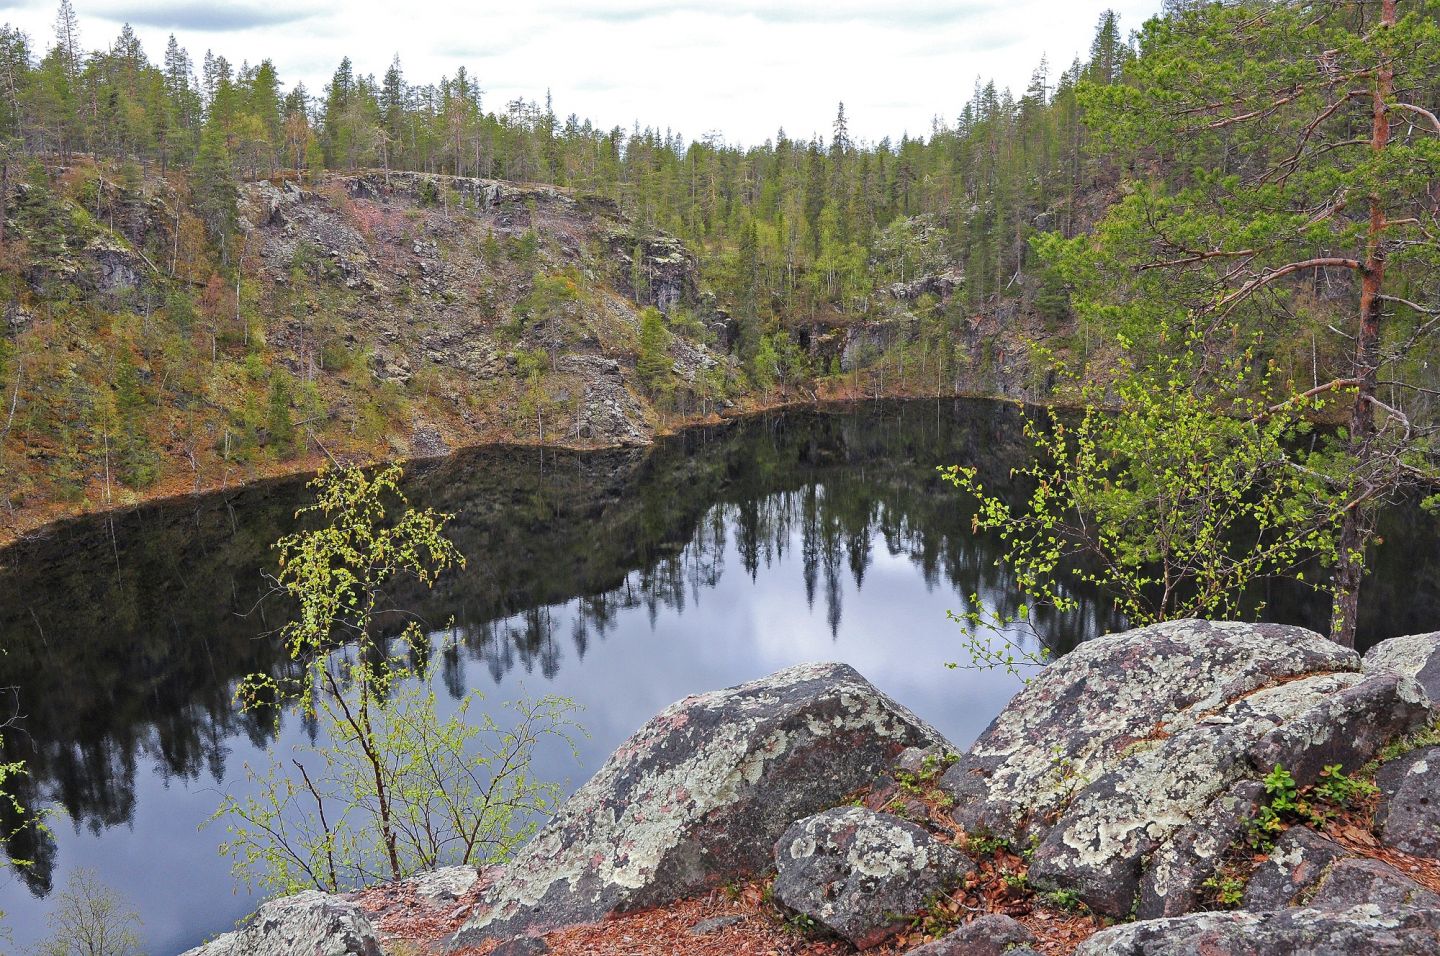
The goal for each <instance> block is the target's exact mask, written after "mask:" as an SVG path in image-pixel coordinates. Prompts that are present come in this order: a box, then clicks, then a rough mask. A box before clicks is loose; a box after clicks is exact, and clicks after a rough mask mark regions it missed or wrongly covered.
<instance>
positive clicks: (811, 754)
mask: <svg viewBox="0 0 1440 956" xmlns="http://www.w3.org/2000/svg"><path fill="white" fill-rule="evenodd" d="M943 743H944V741H943V739H942V738H941V737H940V736H939V734H938V733H936V732H935V731H934V730H933V729H932V728H930V727H929V726H928V725H926V724H925V723H924V722H923V721H920V720H919V719H918V718H916V717H915V716H914V715H913V714H911V713H910V712H909V711H908V710H906V709H905V708H903V707H901V706H900V705H899V704H897V703H895V702H894V701H893V700H891V699H890V698H888V697H886V696H885V695H884V694H882V693H880V692H879V691H878V690H876V689H875V687H874V686H873V685H872V684H870V683H869V682H868V681H866V680H865V679H864V678H863V677H861V676H860V675H859V674H858V673H856V672H855V671H854V669H852V668H850V667H848V666H846V665H844V664H802V665H800V666H797V667H792V668H789V669H787V670H783V671H780V672H779V673H777V674H774V675H772V676H770V677H767V678H764V679H763V680H758V681H754V682H752V683H749V684H743V685H741V686H739V687H735V688H731V689H729V690H723V691H718V692H715V693H710V694H701V695H698V696H695V697H689V698H686V699H685V700H683V701H680V702H679V703H678V704H675V705H673V706H671V707H670V708H668V709H667V710H665V711H663V712H662V713H660V714H659V715H657V716H656V717H654V718H652V719H651V720H650V722H649V723H647V724H646V725H645V726H644V727H642V728H641V729H640V730H639V731H638V732H636V734H635V735H634V736H632V737H631V738H630V739H629V740H627V741H626V742H625V743H624V744H623V745H622V746H621V747H620V749H619V750H617V751H616V752H615V753H614V754H613V755H612V756H611V757H610V759H609V760H608V761H607V762H606V764H605V766H603V767H602V768H601V769H600V771H599V772H598V773H596V775H595V776H594V777H593V778H592V779H591V780H590V781H589V782H588V783H587V784H585V785H584V786H583V787H581V788H580V789H579V790H578V791H577V792H576V793H575V795H574V796H573V797H571V798H570V800H569V801H567V802H566V804H565V805H564V806H563V807H562V808H561V809H560V812H559V813H558V814H557V815H556V816H555V819H554V820H552V821H551V823H550V824H549V825H548V826H547V827H546V828H545V829H544V830H542V831H541V832H540V834H538V835H537V836H536V838H535V839H534V840H533V841H531V843H529V844H528V845H527V846H526V847H525V848H524V849H522V850H521V851H520V852H519V853H518V854H517V855H516V857H515V859H514V860H512V861H511V863H510V864H509V866H507V867H506V869H505V872H504V873H503V874H502V875H501V876H500V877H499V878H498V879H497V880H496V881H495V883H494V884H493V885H492V886H491V887H490V888H489V889H488V890H487V891H486V892H485V893H484V894H482V896H481V899H480V902H479V903H478V904H477V905H476V907H475V910H474V912H473V914H472V915H471V917H470V919H469V921H468V922H467V923H466V924H465V926H464V928H462V929H461V931H460V932H459V933H458V934H457V935H456V937H455V939H454V940H453V941H452V942H453V944H454V945H455V946H464V945H474V944H476V943H478V942H481V941H483V940H488V939H505V938H508V937H512V936H519V935H526V934H533V933H537V932H544V931H547V930H551V929H556V928H559V927H563V926H571V925H576V924H580V923H589V922H594V921H596V920H599V919H601V918H603V917H605V916H606V915H609V914H611V913H618V912H625V911H629V910H635V909H641V908H644V907H648V906H656V905H659V904H662V903H667V902H670V901H672V900H676V899H680V898H682V897H684V896H686V895H690V894H693V893H695V892H697V891H700V890H703V889H708V888H710V887H712V886H714V885H716V884H718V883H720V882H724V881H727V880H732V879H738V878H743V877H745V876H746V875H749V874H756V873H760V872H762V871H764V870H767V869H769V868H770V866H771V865H772V860H771V847H772V846H773V845H774V842H775V840H776V838H777V837H779V836H780V835H781V834H782V833H783V832H784V831H785V830H786V828H787V827H789V826H790V824H791V823H792V822H794V821H795V820H797V819H799V818H801V817H805V816H808V815H810V814H813V813H816V812H818V811H820V810H824V809H826V808H828V807H832V806H835V805H836V804H838V803H840V802H841V801H842V800H843V799H844V798H845V796H846V795H847V794H849V793H850V792H852V791H854V790H856V789H859V788H860V787H862V786H864V785H866V784H868V783H870V782H871V781H872V780H874V779H875V777H877V776H879V775H880V774H881V773H883V772H884V771H886V770H887V769H888V768H889V767H890V765H891V763H892V762H893V760H894V759H895V756H896V755H897V754H898V753H900V751H902V750H904V749H905V748H906V747H912V746H919V747H928V746H935V745H939V744H943Z"/></svg>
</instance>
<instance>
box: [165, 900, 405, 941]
mask: <svg viewBox="0 0 1440 956" xmlns="http://www.w3.org/2000/svg"><path fill="white" fill-rule="evenodd" d="M298 954H303V956H381V949H380V939H379V937H378V936H377V935H376V933H375V927H374V926H372V925H371V924H370V921H369V920H368V919H366V917H365V914H364V913H363V912H361V910H360V907H358V906H356V905H355V904H354V903H350V902H346V901H345V900H342V899H339V898H338V897H334V896H330V895H328V894H326V893H319V892H315V891H313V890H312V891H310V892H306V893H299V894H296V895H295V896H286V897H282V898H281V899H278V900H271V901H270V902H268V903H266V904H264V905H263V906H261V907H260V909H258V910H256V911H255V913H253V914H252V915H251V916H249V917H248V918H247V919H246V920H245V922H244V924H242V925H241V927H240V928H239V929H238V930H236V931H235V932H233V933H226V934H225V935H223V936H218V937H216V938H215V939H213V940H211V941H210V942H208V943H206V944H205V945H204V946H200V947H197V948H195V949H192V950H190V951H189V952H187V953H185V954H183V956H298Z"/></svg>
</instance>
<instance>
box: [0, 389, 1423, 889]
mask: <svg viewBox="0 0 1440 956" xmlns="http://www.w3.org/2000/svg"><path fill="white" fill-rule="evenodd" d="M1025 452H1026V449H1025V448H1024V447H1023V446H1022V444H1020V439H1019V413H1018V412H1017V411H1016V410H1015V409H1014V408H1012V407H1010V406H1006V405H997V404H993V403H982V402H964V401H957V402H917V403H880V404H877V405H870V406H864V407H861V408H858V409H854V410H849V411H844V412H840V413H837V412H833V411H814V412H810V411H802V412H796V413H791V414H787V415H777V416H769V417H765V418H758V419H752V420H748V421H744V422H738V423H733V424H731V425H729V426H725V427H720V428H713V429H700V430H696V431H691V432H687V433H684V434H683V435H680V436H677V437H676V438H675V439H673V440H670V441H666V442H663V443H661V444H659V445H657V446H656V447H655V448H654V449H652V450H650V451H648V452H647V451H641V450H633V449H631V450H619V451H603V452H594V453H583V454H582V453H574V452H563V451H562V452H556V451H553V450H552V451H546V452H544V453H543V455H542V454H541V453H539V452H538V451H536V450H534V449H514V448H501V449H489V450H483V451H478V452H473V453H462V454H461V455H457V456H455V457H453V458H451V459H447V460H445V461H442V462H438V463H431V462H427V463H420V464H417V465H416V466H415V468H414V471H413V473H412V475H411V476H410V481H409V487H408V489H407V490H408V492H409V493H410V495H411V497H412V500H413V501H415V502H416V503H417V504H420V505H428V506H433V507H436V508H438V509H441V510H443V511H448V512H454V513H455V514H456V519H455V521H454V522H453V524H452V526H451V534H452V536H453V537H454V539H455V541H456V543H457V545H458V546H459V547H460V549H461V551H462V552H463V553H464V554H466V555H467V556H468V557H469V559H470V566H469V568H467V570H466V571H465V572H464V573H462V574H456V575H451V576H448V577H446V578H443V579H442V580H441V582H440V584H439V586H437V588H436V589H435V590H434V591H433V592H427V591H415V592H410V593H405V592H401V593H398V594H396V595H395V603H396V605H398V606H402V607H407V608H413V609H416V610H417V611H418V612H419V613H420V614H421V616H422V620H423V621H424V622H426V626H427V627H428V628H430V629H431V630H432V631H437V632H438V631H440V630H441V629H443V628H444V627H445V626H446V622H448V621H450V620H451V619H452V618H453V619H454V622H455V625H454V626H455V635H454V636H455V638H456V644H457V645H458V646H456V647H454V648H450V649H446V648H445V645H444V642H440V643H439V644H437V647H438V648H439V654H440V658H439V660H438V662H437V663H438V670H439V673H440V675H441V680H442V685H443V686H444V687H445V688H446V690H447V692H448V693H450V694H452V695H454V696H456V697H459V696H462V695H463V692H464V688H463V686H462V684H463V678H464V671H465V669H464V666H463V664H464V660H465V658H466V657H467V656H468V657H471V658H473V659H475V660H479V661H482V662H483V664H484V666H485V668H486V671H487V672H488V673H489V674H490V675H491V678H492V679H493V680H495V681H496V682H499V681H502V680H503V679H504V678H505V676H506V675H507V674H510V673H512V672H513V671H515V669H516V668H520V669H521V670H523V671H524V672H525V673H528V674H535V673H539V674H541V675H545V676H547V677H548V676H553V675H554V674H555V673H557V672H558V668H560V667H561V666H562V665H563V664H564V657H565V654H566V653H567V652H566V651H565V648H566V647H568V648H570V649H571V650H573V654H574V660H577V661H578V660H583V659H584V657H585V655H586V653H587V652H588V650H589V649H590V648H591V647H593V646H594V644H595V642H597V641H602V640H604V639H605V638H606V636H607V635H608V634H610V633H612V632H613V631H614V629H615V627H616V623H617V619H618V616H619V615H620V614H621V613H622V612H624V611H626V610H632V609H636V608H644V609H645V610H646V612H647V613H648V614H649V615H651V616H652V618H653V616H654V615H656V614H658V613H659V612H660V611H661V610H662V609H674V610H676V611H679V612H682V613H692V614H693V613H705V611H706V608H705V605H704V595H705V592H706V591H707V590H709V589H711V588H713V587H714V586H715V585H716V583H717V582H719V581H720V579H721V577H722V576H723V574H724V573H725V571H726V570H727V569H726V567H725V556H726V554H727V550H728V549H729V547H731V546H732V545H733V547H734V549H735V552H736V554H737V555H738V559H739V562H740V565H741V568H740V571H739V573H744V574H745V575H747V576H748V577H751V578H752V579H753V578H755V577H756V576H758V574H759V572H760V569H761V568H762V567H770V566H772V565H774V563H775V562H777V561H780V560H783V559H785V557H786V556H787V555H786V551H787V549H789V548H791V547H798V549H799V554H798V556H792V557H798V562H797V563H798V566H799V572H800V575H801V580H802V582H803V589H804V599H805V600H806V601H807V602H808V603H809V605H810V606H811V607H812V608H813V607H815V605H816V602H817V601H820V602H823V604H824V614H825V620H826V621H827V623H828V625H829V627H830V628H831V631H832V633H836V632H838V630H839V627H840V624H841V620H842V616H843V613H844V608H843V607H842V600H843V595H844V592H845V581H846V580H847V578H848V579H849V580H853V581H854V582H855V585H856V587H857V588H862V589H863V588H864V587H866V586H867V575H868V574H869V572H870V569H871V568H872V567H873V565H874V563H875V561H876V558H877V553H878V550H879V549H880V548H884V549H885V552H886V553H887V554H889V555H891V556H901V555H903V556H905V558H906V559H907V560H908V561H909V562H910V563H911V564H912V565H913V566H915V567H916V568H917V569H918V573H919V574H921V575H922V576H923V578H924V580H925V581H926V583H927V584H928V585H929V586H931V587H939V586H942V585H945V586H950V587H953V588H954V589H955V591H956V592H958V595H957V598H956V610H957V611H958V610H961V609H962V608H961V607H960V605H961V603H962V597H960V596H963V595H969V594H971V593H977V594H979V595H981V597H982V598H983V599H984V600H985V601H986V602H988V603H990V604H992V605H993V606H995V607H996V608H997V609H998V610H1000V611H1001V612H1002V613H1013V611H1014V610H1015V608H1016V607H1017V605H1018V596H1017V595H1016V594H1015V592H1014V590H1013V581H1012V580H1011V579H1010V576H1009V575H1008V573H1006V572H1005V571H1004V569H1002V568H997V567H995V565H994V556H995V543H994V542H993V541H989V540H986V539H983V538H976V537H974V536H973V535H972V534H971V532H970V512H969V510H968V508H967V507H966V506H965V503H964V502H962V501H961V500H960V499H959V498H958V496H957V495H956V494H955V493H954V491H953V490H952V489H950V488H949V487H948V486H946V485H943V484H942V483H941V482H940V481H939V480H938V475H937V474H936V472H935V470H934V468H935V466H936V465H938V464H949V463H957V462H958V463H967V464H972V465H976V466H978V467H979V468H980V470H981V477H982V479H983V480H984V481H985V483H986V485H987V486H988V487H990V488H993V489H997V490H1003V489H1006V488H1008V487H1010V481H1011V480H1010V475H1009V472H1010V469H1011V468H1012V467H1013V466H1014V465H1015V464H1017V463H1018V461H1019V458H1020V456H1022V455H1024V454H1025ZM307 497H308V493H307V492H306V491H305V489H304V488H303V483H296V482H282V483H270V484H265V485H258V486H252V487H250V488H246V489H243V490H240V491H238V492H233V493H230V494H227V495H223V496H210V497H206V498H201V499H196V500H193V501H186V502H184V503H178V504H169V505H162V506H155V507H147V508H143V509H140V510H138V511H137V512H135V513H132V514H129V515H125V516H122V517H120V518H117V519H116V521H115V529H116V538H115V539H114V542H113V543H112V539H111V537H110V533H109V529H108V526H107V524H106V523H105V522H103V521H99V522H97V521H89V522H86V521H81V522H76V523H73V524H71V525H68V526H65V527H63V528H61V529H58V530H57V531H55V532H54V533H53V534H52V535H51V536H50V537H49V538H48V539H43V540H39V541H34V542H30V543H27V544H26V545H24V546H22V547H20V548H16V549H11V550H10V551H8V552H4V553H0V646H3V647H4V648H5V649H6V650H7V652H8V653H7V654H6V655H4V656H0V686H4V685H7V684H12V683H13V684H18V685H19V686H20V687H21V689H22V694H23V701H24V705H25V708H26V710H27V712H28V714H29V719H28V720H27V722H26V730H27V732H28V737H27V736H26V735H25V734H12V735H7V738H6V741H5V750H6V756H7V757H8V758H10V759H16V758H18V759H25V760H27V761H29V762H30V765H31V768H32V771H33V773H34V777H33V778H32V780H31V783H30V792H28V793H26V794H25V796H26V797H27V798H28V799H31V800H32V801H34V802H47V801H53V802H56V803H59V804H60V805H61V806H63V808H64V809H65V810H66V811H67V812H68V813H69V814H70V815H71V817H72V818H73V819H74V820H75V821H79V823H80V824H81V825H84V826H87V827H90V828H92V829H103V828H105V827H108V826H113V825H115V824H117V823H125V822H127V821H129V820H130V819H131V818H132V816H133V814H134V809H135V775H136V773H137V767H138V766H139V765H140V763H141V761H149V762H153V763H154V765H155V767H156V768H157V770H158V772H159V773H160V774H161V775H162V776H163V777H164V778H165V779H167V780H171V781H186V780H198V779H201V778H202V777H206V776H208V777H209V778H211V779H213V780H217V781H218V780H220V779H221V778H222V777H223V775H224V772H225V768H226V756H227V747H226V741H228V740H232V739H234V738H235V737H237V736H243V737H244V738H245V739H248V740H249V741H250V742H251V743H252V744H253V745H255V746H256V747H264V746H265V745H267V744H268V742H269V741H270V739H271V737H272V734H273V727H272V725H271V724H270V723H269V721H268V720H266V719H265V718H264V717H262V716H259V715H252V716H247V715H242V714H237V713H236V712H235V710H234V706H233V701H232V697H231V689H232V686H233V683H234V681H235V680H236V679H238V677H240V676H241V675H243V674H246V673H251V672H254V671H269V672H274V671H275V669H276V668H278V667H281V666H284V661H283V656H282V655H280V654H279V653H277V649H276V648H275V646H274V644H273V642H272V641H271V640H269V639H265V638H264V635H266V634H269V633H270V632H271V631H272V630H273V629H274V628H275V627H277V626H278V625H279V624H280V623H281V622H282V621H283V620H284V619H285V618H286V617H287V615H288V609H287V608H286V607H285V606H284V605H283V604H282V603H278V602H276V601H273V600H262V597H263V596H264V594H265V592H266V591H267V587H266V584H265V582H264V580H263V577H262V575H261V571H262V570H263V569H264V568H266V567H268V566H270V563H271V561H272V560H273V554H272V552H271V549H270V546H271V543H272V542H273V541H275V540H276V539H277V538H279V537H280V536H281V535H282V534H284V533H287V532H288V531H290V530H293V528H292V515H293V513H294V509H295V507H296V505H297V503H299V502H301V501H303V500H305V499H306V498H307ZM1401 524H1402V527H1400V528H1398V529H1396V530H1394V531H1392V532H1391V534H1392V540H1394V536H1397V535H1401V534H1406V533H1408V534H1410V535H1411V536H1412V537H1413V538H1415V539H1416V540H1424V541H1427V544H1425V545H1424V547H1425V548H1429V549H1431V550H1433V548H1434V544H1433V542H1431V541H1429V539H1426V538H1425V537H1424V536H1425V535H1427V534H1429V533H1430V532H1429V530H1428V529H1429V527H1430V526H1428V525H1423V523H1421V522H1412V523H1410V525H1408V526H1405V525H1404V523H1401ZM1387 550H1388V549H1382V552H1381V558H1382V560H1383V559H1385V558H1386V557H1387V556H1388V555H1387ZM1402 550H1406V549H1405V546H1404V545H1400V544H1396V546H1395V548H1394V551H1395V552H1400V551H1402ZM1419 551H1423V548H1410V549H1408V550H1406V553H1408V554H1412V555H1413V554H1414V553H1416V552H1419ZM1392 553H1393V552H1392ZM1434 564H1435V566H1436V567H1440V562H1435V563H1434ZM1405 570H1406V572H1407V573H1408V574H1409V575H1410V577H1408V578H1404V577H1402V578H1399V580H1413V579H1414V576H1415V575H1417V574H1423V575H1429V574H1432V572H1431V571H1430V570H1429V569H1428V566H1422V567H1409V568H1407V569H1405ZM1397 574H1398V572H1397ZM1395 587H1396V589H1397V590H1396V593H1397V594H1401V593H1406V592H1405V591H1404V590H1402V589H1403V588H1404V585H1403V584H1397V585H1395ZM1424 593H1426V592H1424V591H1417V590H1414V589H1411V590H1410V591H1409V592H1408V595H1409V596H1408V598H1407V599H1406V600H1405V601H1403V602H1398V603H1399V605H1400V607H1399V609H1400V610H1403V611H1404V612H1405V613H1407V614H1409V615H1410V616H1411V617H1416V618H1418V617H1421V616H1424V615H1425V614H1427V613H1430V612H1432V611H1434V610H1436V609H1435V608H1432V607H1430V606H1429V604H1426V603H1424V601H1425V600H1427V599H1424V598H1422V597H1421V596H1420V595H1423V594H1424ZM1430 593H1440V591H1431V592H1430ZM1083 597H1084V596H1083V595H1082V598H1083ZM796 599H797V600H799V595H798V591H797V597H796ZM1429 600H1433V599H1429ZM1367 610H1368V611H1369V613H1372V614H1373V613H1376V612H1377V611H1379V610H1381V607H1380V605H1379V603H1378V602H1371V603H1370V604H1368V605H1367ZM1287 613H1289V612H1288V611H1287ZM1431 616H1432V617H1433V614H1431ZM1100 620H1105V623H1106V624H1107V625H1109V624H1111V623H1113V622H1111V621H1109V620H1107V619H1105V615H1104V612H1103V609H1102V608H1101V607H1100V606H1099V605H1098V604H1097V603H1096V602H1095V601H1094V600H1093V599H1086V600H1084V601H1083V602H1082V606H1081V608H1080V610H1078V611H1077V612H1075V613H1074V614H1072V615H1068V616H1066V617H1063V618H1053V617H1051V618H1045V617H1042V618H1041V619H1040V620H1039V621H1038V624H1039V626H1040V629H1041V631H1042V632H1043V633H1044V634H1046V635H1047V637H1048V639H1050V640H1053V641H1054V642H1055V644H1056V645H1057V646H1059V647H1062V648H1063V647H1066V646H1069V644H1071V643H1072V642H1073V641H1074V640H1075V639H1076V638H1078V637H1080V636H1082V635H1085V634H1089V633H1094V632H1095V631H1096V628H1097V621H1100ZM1407 620H1408V619H1407ZM1371 621H1372V622H1373V621H1374V618H1371ZM1372 626H1373V623H1372ZM1381 629H1382V630H1383V627H1382V628H1381ZM1411 629H1412V630H1413V629H1415V628H1411ZM28 855H30V856H36V855H37V852H36V851H34V850H30V851H28ZM38 855H39V856H40V857H41V858H42V865H41V866H40V867H37V868H36V870H35V871H34V873H33V876H32V879H34V880H35V885H36V886H37V887H40V888H43V887H44V885H45V884H46V882H47V880H48V876H47V873H48V870H47V867H46V866H45V865H44V857H45V854H44V852H43V849H42V851H41V852H39V853H38ZM51 858H52V859H53V853H52V854H51Z"/></svg>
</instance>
